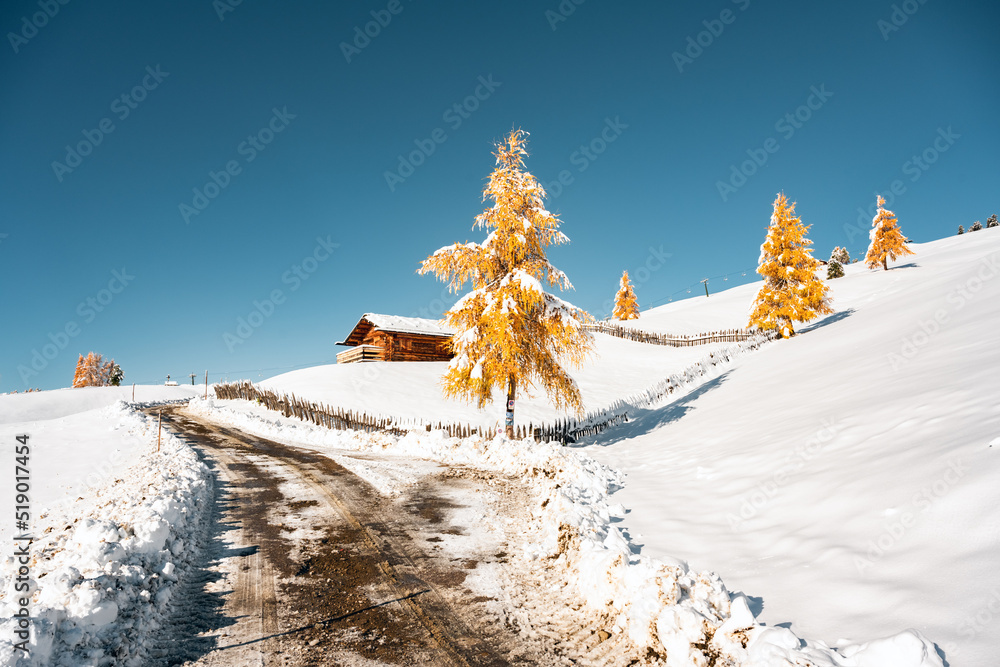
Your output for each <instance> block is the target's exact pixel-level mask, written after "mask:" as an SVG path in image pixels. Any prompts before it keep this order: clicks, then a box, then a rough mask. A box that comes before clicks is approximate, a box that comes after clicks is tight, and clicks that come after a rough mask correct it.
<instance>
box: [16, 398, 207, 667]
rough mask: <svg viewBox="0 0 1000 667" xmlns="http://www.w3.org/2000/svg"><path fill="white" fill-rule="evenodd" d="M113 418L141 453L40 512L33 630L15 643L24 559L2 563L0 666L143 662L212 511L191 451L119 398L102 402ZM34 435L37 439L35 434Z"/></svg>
mask: <svg viewBox="0 0 1000 667" xmlns="http://www.w3.org/2000/svg"><path fill="white" fill-rule="evenodd" d="M100 414H101V416H102V418H103V419H104V420H105V421H106V425H105V428H108V427H112V426H113V428H115V429H117V430H119V431H123V432H125V433H127V434H128V437H130V438H133V439H135V440H138V441H141V443H142V444H143V449H144V450H145V451H144V452H143V456H142V458H141V460H140V461H139V462H138V463H136V464H135V465H133V466H131V467H130V468H128V469H127V470H125V471H123V472H122V473H120V474H121V478H118V479H114V480H108V482H107V483H106V484H104V485H103V486H102V487H100V488H98V489H96V491H93V492H91V493H90V494H88V496H87V497H86V498H79V499H78V500H77V501H76V502H72V503H63V504H61V506H60V507H58V508H56V509H52V510H48V511H47V513H46V512H44V511H43V510H42V508H41V507H37V508H34V509H35V511H36V512H42V513H41V514H39V515H38V516H37V517H36V518H35V521H34V525H33V531H32V532H33V535H34V537H35V542H34V543H33V544H32V545H31V547H30V552H31V563H30V565H29V566H28V569H29V574H28V576H29V577H30V580H31V582H30V591H29V594H30V597H31V601H30V607H29V608H30V613H31V638H30V643H29V645H28V648H29V649H30V654H29V655H28V656H25V655H24V653H23V652H21V651H17V650H16V649H15V648H14V645H15V643H16V642H17V641H20V640H19V638H18V637H17V636H16V635H15V630H17V629H18V619H16V618H14V614H15V613H17V610H18V608H19V600H20V598H21V597H23V596H24V595H25V594H24V593H20V592H18V591H16V590H15V586H16V584H17V577H18V575H19V567H20V565H19V564H18V563H17V562H16V561H15V560H14V559H13V558H12V557H10V555H9V553H10V552H9V551H5V558H4V560H3V561H2V562H0V665H12V666H14V665H16V666H17V667H28V666H31V667H35V666H39V667H41V666H43V665H45V666H48V665H73V666H75V665H84V664H94V665H96V664H110V663H113V664H123V665H135V664H141V662H142V660H143V658H144V657H145V653H146V649H147V644H148V641H149V639H150V637H151V633H153V632H155V631H156V629H157V628H158V627H159V625H160V621H161V620H162V618H163V617H164V616H165V614H166V613H167V612H168V608H169V607H168V605H169V603H170V599H171V595H172V593H173V590H174V587H175V586H176V585H177V582H178V580H179V578H181V577H183V576H184V573H185V571H186V569H187V564H188V562H189V559H190V558H191V557H192V555H193V551H194V549H195V540H196V537H197V535H198V533H199V531H200V530H202V524H203V522H204V521H205V520H206V518H207V513H206V510H207V509H208V507H209V504H210V502H211V495H212V483H211V476H210V472H209V470H208V469H207V468H206V467H205V466H204V464H202V463H201V462H200V461H199V460H198V458H197V456H196V455H195V453H194V451H193V450H192V449H191V448H190V447H188V446H187V445H185V444H184V443H182V442H181V441H180V440H178V439H176V438H174V437H173V436H171V435H170V434H169V433H167V432H166V431H165V432H164V434H163V440H162V445H161V450H160V452H159V453H157V452H156V451H155V447H156V444H155V441H156V424H155V422H152V423H151V422H150V420H149V419H148V418H146V417H145V415H142V414H141V413H138V412H136V411H135V409H134V408H132V407H129V406H127V405H126V404H125V403H123V402H119V403H117V404H115V405H113V406H109V407H107V408H105V409H104V410H102V411H100ZM29 442H31V441H30V440H29Z"/></svg>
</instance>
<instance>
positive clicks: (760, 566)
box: [585, 229, 1000, 667]
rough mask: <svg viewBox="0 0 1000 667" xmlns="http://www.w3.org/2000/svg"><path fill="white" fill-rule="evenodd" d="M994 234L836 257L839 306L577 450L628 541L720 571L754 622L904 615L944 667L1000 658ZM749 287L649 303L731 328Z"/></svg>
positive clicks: (853, 629) (853, 633)
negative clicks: (619, 478) (876, 259)
mask: <svg viewBox="0 0 1000 667" xmlns="http://www.w3.org/2000/svg"><path fill="white" fill-rule="evenodd" d="M998 232H1000V230H996V229H989V230H983V231H981V232H976V233H975V234H967V235H964V236H957V237H952V238H946V239H943V240H940V241H935V242H932V243H926V244H914V245H913V246H912V248H913V249H914V250H915V251H916V255H915V256H914V257H911V258H907V261H905V262H902V263H900V264H902V265H901V266H896V267H891V270H890V271H888V272H884V271H881V270H879V271H869V270H867V269H865V268H864V267H863V266H862V265H860V264H855V265H852V266H849V267H847V275H846V276H845V277H844V278H841V279H837V280H833V281H831V282H830V284H831V287H832V295H833V299H834V301H833V305H834V307H835V309H836V310H837V311H838V312H837V313H836V314H834V315H832V316H830V317H828V318H826V319H825V321H821V322H819V323H816V324H813V325H812V326H810V327H805V328H803V331H804V333H803V335H801V336H797V337H796V338H794V339H792V340H788V341H779V342H777V343H775V344H773V345H769V346H766V347H765V348H764V349H762V350H761V351H759V352H757V353H754V354H751V355H748V356H746V357H744V358H742V359H740V360H737V361H736V363H735V364H734V365H733V366H732V368H731V369H730V370H729V372H726V373H724V374H723V375H722V376H721V377H719V378H718V379H715V380H713V381H710V382H708V383H706V384H705V385H704V386H703V387H702V388H701V389H699V390H697V391H695V392H694V393H693V394H692V395H690V396H689V397H687V398H684V399H681V400H679V401H677V402H675V403H674V404H672V405H668V406H666V407H664V408H661V409H658V410H651V411H648V412H645V413H644V414H642V415H640V416H639V418H638V419H635V420H632V421H631V422H630V423H629V424H627V425H623V426H622V427H620V428H617V429H613V430H610V431H607V432H606V433H604V434H602V435H601V436H599V437H597V438H596V442H595V443H594V444H589V445H587V446H586V447H585V451H587V453H589V454H591V455H592V456H594V457H595V458H597V459H598V460H600V461H602V462H604V463H607V464H609V465H611V466H613V467H615V468H617V469H619V470H621V471H623V472H625V473H626V485H625V488H624V489H623V490H622V491H620V492H618V493H616V494H615V495H614V496H613V500H615V501H616V502H621V503H622V504H624V505H625V507H627V508H629V509H630V510H631V512H630V513H629V515H628V517H627V518H626V519H625V521H624V526H625V527H626V528H627V529H628V530H629V531H630V533H631V535H632V538H633V539H634V540H635V541H636V542H637V543H638V544H641V545H643V546H642V553H643V554H645V555H651V556H654V557H668V556H669V557H676V558H682V559H685V560H688V561H689V562H691V563H692V564H697V565H698V566H699V567H707V568H710V569H712V570H713V571H715V572H718V573H719V574H720V575H721V576H722V577H723V579H724V580H725V581H726V583H727V585H728V586H730V587H732V588H734V589H737V590H742V591H744V592H745V593H746V594H748V595H750V596H754V597H755V598H757V599H758V606H759V607H762V609H763V615H762V619H763V620H764V621H766V622H768V623H771V624H774V623H783V622H791V624H792V625H791V628H792V629H793V630H794V631H796V633H797V634H799V635H802V636H809V637H818V638H822V639H825V640H827V641H828V642H831V643H832V642H834V641H835V640H837V639H838V638H840V637H850V638H852V639H855V640H857V639H861V638H864V637H871V636H881V635H884V634H888V633H890V632H893V631H897V630H898V629H900V628H902V627H914V628H917V629H918V630H920V631H921V632H922V633H923V634H924V635H925V636H926V637H929V638H931V639H932V640H933V641H935V642H937V643H938V645H939V646H941V647H942V648H944V649H945V651H946V654H947V658H948V660H949V663H950V664H951V665H953V666H955V667H963V666H969V667H975V666H978V665H987V664H993V663H994V658H995V657H996V656H997V655H998V654H1000V641H998V639H997V637H998V636H1000V618H998V614H997V613H996V609H997V600H998V599H1000V574H998V571H997V564H998V562H1000V561H998V558H1000V557H998V554H1000V529H998V525H1000V521H998V515H997V512H998V510H997V508H998V507H1000V485H998V484H997V482H996V480H997V475H998V474H1000V461H998V460H997V457H998V456H1000V407H998V403H997V389H998V387H1000V383H998V375H1000V346H998V345H997V335H996V332H997V330H998V329H1000V280H998V279H997V275H998V273H1000V233H998ZM753 293H754V289H753V288H752V287H751V286H743V287H739V288H736V289H734V290H731V291H730V292H724V293H722V294H713V295H712V296H711V297H710V298H707V299H706V298H705V297H704V296H702V297H700V298H698V299H691V300H688V301H683V302H679V303H675V304H670V305H669V306H665V307H662V308H657V309H654V310H652V311H650V312H648V313H643V314H642V317H641V318H640V319H639V320H637V321H636V322H635V323H634V324H635V325H636V326H638V327H640V328H643V329H648V330H653V331H655V330H663V331H671V332H685V331H687V330H688V329H686V327H688V326H693V327H694V329H697V328H700V327H703V326H711V327H723V326H738V325H739V323H740V322H741V321H742V320H743V319H745V313H746V311H747V308H748V305H749V300H750V299H752V297H753Z"/></svg>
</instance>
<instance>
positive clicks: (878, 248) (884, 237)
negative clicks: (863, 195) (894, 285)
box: [865, 195, 914, 271]
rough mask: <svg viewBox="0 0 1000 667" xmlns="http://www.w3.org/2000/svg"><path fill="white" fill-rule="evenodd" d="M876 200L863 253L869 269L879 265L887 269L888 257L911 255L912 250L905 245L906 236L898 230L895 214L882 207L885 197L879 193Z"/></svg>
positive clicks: (893, 258) (893, 259) (894, 258)
mask: <svg viewBox="0 0 1000 667" xmlns="http://www.w3.org/2000/svg"><path fill="white" fill-rule="evenodd" d="M876 201H877V202H878V212H877V213H876V214H875V217H874V218H872V229H871V231H870V232H868V238H869V239H871V244H869V246H868V253H867V254H866V255H865V264H866V265H867V266H868V268H869V269H877V268H878V267H879V266H881V267H882V269H883V270H885V271H888V270H889V260H890V259H891V260H892V261H896V258H897V257H902V256H903V255H912V254H914V252H913V251H912V250H910V249H909V248H908V247H906V237H905V236H903V232H901V231H900V230H899V223H898V222H897V221H896V214H895V213H893V212H892V211H887V210H886V209H885V208H884V207H885V199H883V198H882V196H881V195H879V197H878V199H877V200H876Z"/></svg>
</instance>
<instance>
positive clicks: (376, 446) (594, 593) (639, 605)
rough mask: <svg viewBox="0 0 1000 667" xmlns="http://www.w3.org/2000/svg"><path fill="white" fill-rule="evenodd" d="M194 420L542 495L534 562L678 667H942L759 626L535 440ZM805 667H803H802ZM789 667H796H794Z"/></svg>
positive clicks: (524, 550) (920, 653) (601, 471)
mask: <svg viewBox="0 0 1000 667" xmlns="http://www.w3.org/2000/svg"><path fill="white" fill-rule="evenodd" d="M189 409H190V410H192V411H194V412H197V413H200V414H204V415H206V416H208V417H210V418H211V419H213V420H216V421H219V422H223V423H227V424H230V425H233V426H236V427H238V428H240V429H242V430H244V431H247V432H250V433H255V434H257V435H260V436H262V437H267V438H270V439H274V440H279V441H282V442H288V443H291V444H297V445H300V446H301V445H305V446H309V447H311V448H314V449H316V450H318V451H323V452H327V453H330V454H335V453H336V451H335V450H345V449H346V450H355V451H379V452H387V453H393V454H404V455H408V456H414V457H422V458H427V459H431V460H434V461H438V462H441V463H445V464H448V465H467V466H470V467H475V468H479V469H482V470H487V471H492V472H497V473H501V474H504V475H509V476H512V477H515V478H517V479H520V480H522V481H523V482H525V483H528V484H530V485H531V486H533V487H534V494H533V495H534V498H535V503H534V505H533V506H532V507H530V508H524V516H522V517H517V520H518V523H519V525H520V527H521V528H520V531H519V533H518V537H519V538H520V539H521V543H520V544H519V545H518V544H512V545H510V546H511V547H512V548H514V549H518V548H519V551H520V557H521V558H522V559H524V560H526V561H544V562H546V563H548V564H554V565H555V567H556V568H558V569H559V571H560V572H561V574H562V578H563V581H564V582H565V583H566V585H572V586H576V587H577V590H578V591H579V594H580V596H581V597H582V598H583V599H584V600H586V602H587V604H588V605H589V606H590V607H591V608H593V609H596V610H597V611H599V612H601V613H602V614H604V616H605V617H606V618H607V619H608V623H609V627H608V628H607V629H608V630H609V631H611V632H623V633H627V635H628V636H629V638H630V639H631V640H632V642H633V643H634V644H636V645H637V646H638V647H639V648H640V650H644V649H646V648H648V649H650V650H652V651H653V652H654V653H655V654H657V655H660V656H663V657H665V659H666V662H667V665H669V667H682V666H683V667H687V666H690V665H707V664H709V662H708V660H709V659H710V658H711V657H713V656H714V659H715V660H716V662H715V663H714V664H727V663H725V662H722V660H725V659H728V660H730V661H731V663H729V664H732V665H744V666H747V667H758V666H759V667H764V666H765V665H767V666H771V665H780V664H808V663H805V662H804V661H805V660H811V661H812V664H814V665H816V666H817V667H941V665H942V663H941V661H940V659H939V658H938V657H937V655H936V653H935V651H934V647H933V645H932V644H931V643H930V642H928V641H926V640H925V639H923V638H922V637H921V636H920V635H919V634H918V633H915V632H912V631H907V632H904V633H901V634H899V635H896V636H894V637H891V638H888V639H884V640H879V641H875V642H871V643H869V644H848V645H844V646H841V647H839V648H837V649H834V648H831V647H828V646H826V645H824V644H822V643H821V642H805V641H802V640H801V639H799V638H798V637H796V636H795V635H794V634H793V633H792V632H791V631H790V630H787V629H785V628H780V627H766V626H762V625H759V624H757V623H756V621H755V620H754V616H753V614H752V613H751V612H750V610H749V607H748V605H747V603H746V600H745V598H743V597H742V596H735V597H734V596H731V595H730V593H729V592H728V591H727V589H726V587H725V585H724V584H723V583H722V581H721V580H720V579H719V577H718V576H717V575H715V574H713V573H710V572H696V571H692V570H690V569H689V568H688V567H687V565H686V564H685V563H682V562H680V561H670V562H667V561H664V560H654V559H651V558H648V557H644V556H636V555H634V554H633V545H632V544H631V542H630V540H629V539H628V537H627V536H625V535H623V534H622V533H621V531H619V530H618V528H616V527H615V525H614V523H615V521H616V519H617V518H618V517H620V516H621V515H623V514H624V509H623V508H621V507H620V506H618V507H614V506H612V505H611V504H610V502H609V494H610V493H611V492H612V491H613V490H614V489H616V488H619V487H620V486H621V485H622V484H623V481H624V480H623V478H622V476H621V474H620V473H619V472H617V471H615V470H613V469H612V468H610V467H608V466H605V465H602V464H600V463H597V462H596V461H594V460H593V459H592V458H590V457H589V456H587V455H584V454H582V453H580V452H578V451H575V450H572V449H566V448H563V447H560V446H558V445H555V444H553V443H535V442H534V441H533V440H523V441H511V440H507V439H505V438H502V437H498V438H495V439H490V440H486V439H481V438H478V437H472V438H465V439H459V438H449V437H446V436H445V435H444V434H443V433H442V432H440V431H435V432H431V433H427V432H421V431H412V432H410V433H408V434H406V435H405V436H393V435H389V434H384V433H375V434H366V433H360V432H357V431H332V430H329V429H326V428H322V427H318V426H315V425H313V424H308V423H305V422H302V421H299V420H297V419H294V418H286V417H283V416H281V415H280V414H277V413H275V412H271V411H268V410H266V409H264V408H262V407H260V406H258V405H255V404H252V403H250V402H248V401H217V400H215V399H208V400H202V399H195V400H193V401H192V402H191V404H190V406H189ZM796 660H799V662H795V661H796ZM782 661H787V662H782Z"/></svg>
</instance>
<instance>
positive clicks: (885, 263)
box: [882, 255, 889, 271]
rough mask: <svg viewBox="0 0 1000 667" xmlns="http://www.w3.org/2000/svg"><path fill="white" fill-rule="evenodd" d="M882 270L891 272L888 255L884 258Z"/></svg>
mask: <svg viewBox="0 0 1000 667" xmlns="http://www.w3.org/2000/svg"><path fill="white" fill-rule="evenodd" d="M882 270H883V271H888V270H889V256H888V255H886V256H885V257H883V258H882Z"/></svg>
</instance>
